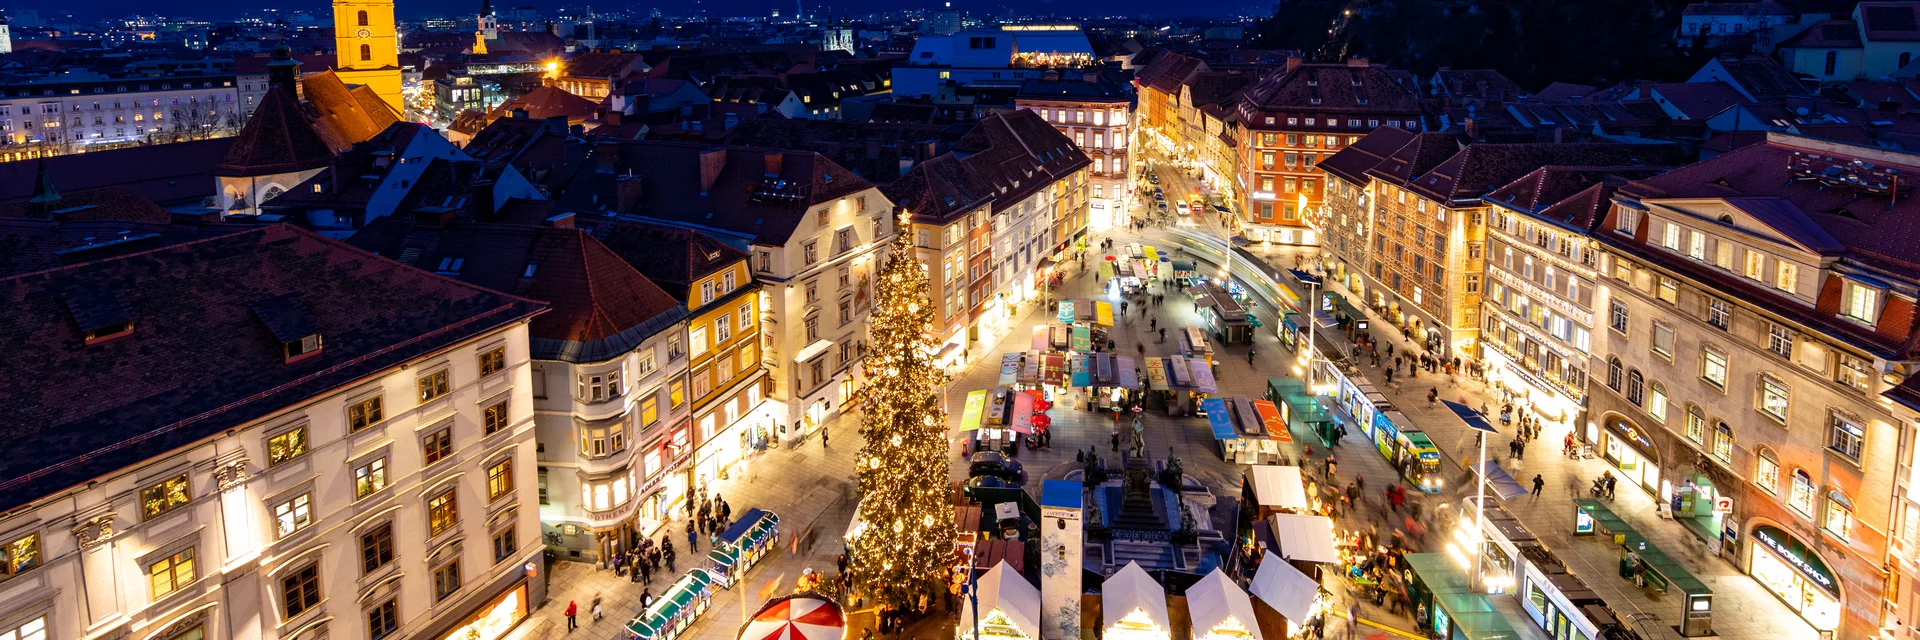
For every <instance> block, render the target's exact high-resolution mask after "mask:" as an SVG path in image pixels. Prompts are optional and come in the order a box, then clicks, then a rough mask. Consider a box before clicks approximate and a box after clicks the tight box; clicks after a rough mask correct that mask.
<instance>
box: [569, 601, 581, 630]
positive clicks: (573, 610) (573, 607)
mask: <svg viewBox="0 0 1920 640" xmlns="http://www.w3.org/2000/svg"><path fill="white" fill-rule="evenodd" d="M579 613H580V605H579V603H576V602H574V601H572V600H568V601H567V633H573V630H574V629H576V628H578V627H579V626H580V623H578V622H574V620H573V617H574V616H575V615H578V614H579Z"/></svg>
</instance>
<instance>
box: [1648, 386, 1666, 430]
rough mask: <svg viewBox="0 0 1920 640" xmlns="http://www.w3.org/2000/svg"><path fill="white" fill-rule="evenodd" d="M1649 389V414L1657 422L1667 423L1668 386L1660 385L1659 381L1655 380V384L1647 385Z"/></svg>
mask: <svg viewBox="0 0 1920 640" xmlns="http://www.w3.org/2000/svg"><path fill="white" fill-rule="evenodd" d="M1647 388H1648V389H1649V390H1650V391H1651V393H1648V394H1647V413H1648V414H1649V415H1652V416H1653V419H1655V420H1659V421H1661V422H1666V421H1667V385H1664V384H1660V381H1659V380H1655V381H1653V384H1650V385H1647Z"/></svg>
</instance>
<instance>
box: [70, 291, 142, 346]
mask: <svg viewBox="0 0 1920 640" xmlns="http://www.w3.org/2000/svg"><path fill="white" fill-rule="evenodd" d="M67 310H68V311H69V312H72V313H73V321H74V324H76V325H78V326H79V327H80V336H81V338H82V339H83V340H84V341H85V343H86V344H87V345H88V346H92V345H95V344H99V343H102V342H106V341H108V340H112V339H114V338H118V337H121V336H125V335H131V334H132V333H133V306H132V305H130V304H128V303H127V299H126V296H123V295H121V293H120V292H119V291H115V290H91V291H82V292H75V293H73V294H70V296H69V297H68V298H67Z"/></svg>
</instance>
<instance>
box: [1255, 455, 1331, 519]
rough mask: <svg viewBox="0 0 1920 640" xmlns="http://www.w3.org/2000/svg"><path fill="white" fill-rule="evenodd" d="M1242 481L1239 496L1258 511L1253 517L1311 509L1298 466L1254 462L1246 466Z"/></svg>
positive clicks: (1302, 511) (1301, 511)
mask: <svg viewBox="0 0 1920 640" xmlns="http://www.w3.org/2000/svg"><path fill="white" fill-rule="evenodd" d="M1241 482H1242V484H1241V486H1242V490H1241V497H1242V498H1243V499H1245V500H1246V501H1247V503H1248V504H1251V505H1253V506H1254V508H1255V509H1257V510H1258V511H1257V513H1256V517H1259V518H1265V517H1267V516H1270V515H1273V514H1276V513H1306V512H1307V511H1309V510H1310V509H1312V508H1313V507H1312V504H1310V503H1308V502H1307V490H1306V482H1305V481H1304V480H1302V479H1301V477H1300V467H1295V466H1287V465H1271V464H1256V465H1253V466H1250V467H1247V473H1246V475H1245V477H1244V478H1243V479H1242V481H1241Z"/></svg>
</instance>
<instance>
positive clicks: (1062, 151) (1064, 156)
mask: <svg viewBox="0 0 1920 640" xmlns="http://www.w3.org/2000/svg"><path fill="white" fill-rule="evenodd" d="M1092 163H1093V161H1092V160H1090V159H1088V158H1087V154H1086V153H1084V152H1082V151H1080V149H1079V147H1077V146H1075V145H1074V144H1073V141H1072V140H1070V139H1068V138H1067V137H1066V135H1065V134H1062V133H1060V130H1058V129H1055V128H1053V125H1050V124H1047V122H1046V121H1045V120H1042V119H1040V114H1038V113H1035V112H1033V111H1031V110H1027V109H1020V110H1016V111H1011V112H995V113H993V114H992V115H989V116H988V117H987V118H985V119H983V120H981V121H980V123H979V124H977V125H974V127H973V129H971V130H969V131H968V132H967V134H966V135H965V136H963V137H961V139H960V141H959V142H956V143H954V146H953V152H950V153H945V154H941V155H939V156H935V157H934V158H933V159H931V160H928V161H926V162H922V163H920V164H918V165H915V166H914V167H913V168H912V169H910V170H908V171H907V173H906V175H903V176H900V179H899V180H896V181H894V182H893V184H890V185H887V188H886V194H887V198H888V199H889V200H892V201H893V203H894V206H897V207H900V208H902V209H905V210H907V211H908V212H911V213H912V214H913V215H914V217H915V218H918V219H923V220H929V221H935V222H940V221H945V220H946V219H948V218H950V217H952V216H955V215H959V214H962V213H965V212H967V211H970V210H972V209H974V208H975V207H978V206H980V205H982V204H986V203H994V204H996V205H1000V204H1007V205H1011V204H1013V203H1017V202H1020V201H1021V200H1024V199H1026V198H1027V196H1029V195H1032V194H1033V193H1034V192H1035V191H1038V190H1040V189H1043V188H1046V186H1047V185H1049V184H1052V183H1053V182H1055V181H1057V180H1060V179H1063V178H1065V177H1066V176H1068V175H1070V174H1072V173H1073V172H1075V171H1078V170H1080V169H1082V168H1084V167H1086V166H1088V165H1090V164H1092Z"/></svg>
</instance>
